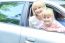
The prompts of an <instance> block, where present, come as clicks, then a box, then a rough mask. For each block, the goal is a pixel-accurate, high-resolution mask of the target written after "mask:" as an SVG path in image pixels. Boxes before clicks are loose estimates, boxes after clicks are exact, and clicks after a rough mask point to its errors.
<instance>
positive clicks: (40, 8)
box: [34, 6, 43, 15]
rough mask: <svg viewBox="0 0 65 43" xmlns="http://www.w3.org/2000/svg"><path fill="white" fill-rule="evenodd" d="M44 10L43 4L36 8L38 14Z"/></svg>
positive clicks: (35, 11)
mask: <svg viewBox="0 0 65 43" xmlns="http://www.w3.org/2000/svg"><path fill="white" fill-rule="evenodd" d="M42 11H43V8H42V7H41V6H37V7H35V8H34V13H35V14H36V15H39V14H40V13H41V12H42Z"/></svg>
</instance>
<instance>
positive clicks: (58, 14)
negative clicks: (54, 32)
mask: <svg viewBox="0 0 65 43" xmlns="http://www.w3.org/2000/svg"><path fill="white" fill-rule="evenodd" d="M31 6H32V4H31V5H30V6H29V7H30V8H29V13H28V14H29V16H33V13H32V9H31ZM46 7H48V8H51V9H53V12H54V16H55V19H56V20H57V21H59V22H60V23H61V24H62V25H64V26H65V24H64V22H65V19H64V18H65V17H64V16H63V15H62V11H61V10H60V9H58V8H56V7H54V6H52V5H49V4H46Z"/></svg>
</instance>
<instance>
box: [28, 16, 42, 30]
mask: <svg viewBox="0 0 65 43" xmlns="http://www.w3.org/2000/svg"><path fill="white" fill-rule="evenodd" d="M42 25H43V21H41V20H39V19H37V18H36V17H35V16H32V17H30V18H29V26H30V27H32V28H37V29H39V28H41V26H42Z"/></svg>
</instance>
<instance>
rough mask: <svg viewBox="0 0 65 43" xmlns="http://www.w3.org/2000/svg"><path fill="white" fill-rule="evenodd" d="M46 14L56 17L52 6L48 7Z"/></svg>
mask: <svg viewBox="0 0 65 43" xmlns="http://www.w3.org/2000/svg"><path fill="white" fill-rule="evenodd" d="M44 15H47V16H52V17H53V18H54V19H55V17H54V12H53V9H51V8H47V9H46V11H45V14H44Z"/></svg>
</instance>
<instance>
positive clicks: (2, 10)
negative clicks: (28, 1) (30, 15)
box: [0, 1, 25, 25]
mask: <svg viewBox="0 0 65 43" xmlns="http://www.w3.org/2000/svg"><path fill="white" fill-rule="evenodd" d="M24 3H25V2H11V1H10V2H0V22H4V23H9V24H16V25H19V24H20V19H21V18H20V17H21V14H22V12H23V7H24Z"/></svg>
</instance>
